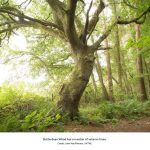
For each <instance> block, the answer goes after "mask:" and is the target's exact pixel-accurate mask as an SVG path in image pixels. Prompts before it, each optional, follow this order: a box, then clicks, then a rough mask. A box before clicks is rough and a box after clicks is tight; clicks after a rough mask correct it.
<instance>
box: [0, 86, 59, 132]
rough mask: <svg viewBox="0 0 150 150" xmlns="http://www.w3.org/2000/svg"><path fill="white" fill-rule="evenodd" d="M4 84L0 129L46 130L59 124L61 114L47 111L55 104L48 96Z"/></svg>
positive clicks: (1, 95)
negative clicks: (48, 113)
mask: <svg viewBox="0 0 150 150" xmlns="http://www.w3.org/2000/svg"><path fill="white" fill-rule="evenodd" d="M21 91H22V90H20V91H19V90H17V89H16V88H15V87H13V86H4V87H2V88H1V92H0V102H1V103H0V131H45V128H46V127H48V126H52V125H55V124H57V122H58V121H59V120H60V119H61V116H60V114H59V113H58V114H50V115H49V116H46V114H47V112H48V111H49V110H50V109H52V108H53V107H55V104H54V103H52V101H50V99H48V98H47V97H46V98H45V97H42V96H40V95H37V94H35V93H31V92H25V91H22V92H21Z"/></svg>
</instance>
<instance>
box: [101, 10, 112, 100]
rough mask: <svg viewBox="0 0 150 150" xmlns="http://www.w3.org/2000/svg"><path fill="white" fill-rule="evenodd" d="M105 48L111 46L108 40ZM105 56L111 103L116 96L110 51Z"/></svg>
mask: <svg viewBox="0 0 150 150" xmlns="http://www.w3.org/2000/svg"><path fill="white" fill-rule="evenodd" d="M103 15H104V27H105V30H106V24H107V23H106V17H105V14H104V12H103ZM104 44H105V47H106V48H108V47H109V44H108V39H107V38H106V39H105V41H104ZM105 56H106V63H107V77H108V89H109V100H110V101H114V94H113V82H112V80H113V79H112V69H111V62H110V59H111V58H110V51H108V50H107V51H106V52H105Z"/></svg>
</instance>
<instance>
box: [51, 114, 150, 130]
mask: <svg viewBox="0 0 150 150" xmlns="http://www.w3.org/2000/svg"><path fill="white" fill-rule="evenodd" d="M64 130H65V132H150V117H146V118H142V119H140V120H136V121H131V120H120V121H119V122H118V123H116V124H112V123H106V124H103V125H99V126H97V125H95V124H92V123H91V124H90V125H80V124H78V123H77V122H72V123H69V124H68V125H65V127H64ZM48 131H49V132H51V131H56V129H55V128H49V130H48Z"/></svg>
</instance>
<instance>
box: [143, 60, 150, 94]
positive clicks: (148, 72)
mask: <svg viewBox="0 0 150 150" xmlns="http://www.w3.org/2000/svg"><path fill="white" fill-rule="evenodd" d="M143 62H144V66H145V72H146V74H147V75H146V77H147V87H148V93H149V92H150V71H149V68H148V65H147V63H146V61H145V59H143Z"/></svg>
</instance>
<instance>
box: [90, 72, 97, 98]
mask: <svg viewBox="0 0 150 150" xmlns="http://www.w3.org/2000/svg"><path fill="white" fill-rule="evenodd" d="M91 79H92V83H93V88H94V95H95V98H97V85H96V81H95V77H94V74H93V72H92V74H91Z"/></svg>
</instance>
